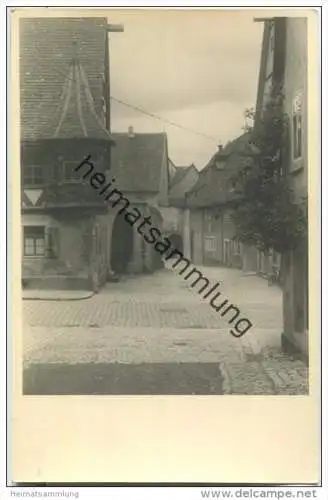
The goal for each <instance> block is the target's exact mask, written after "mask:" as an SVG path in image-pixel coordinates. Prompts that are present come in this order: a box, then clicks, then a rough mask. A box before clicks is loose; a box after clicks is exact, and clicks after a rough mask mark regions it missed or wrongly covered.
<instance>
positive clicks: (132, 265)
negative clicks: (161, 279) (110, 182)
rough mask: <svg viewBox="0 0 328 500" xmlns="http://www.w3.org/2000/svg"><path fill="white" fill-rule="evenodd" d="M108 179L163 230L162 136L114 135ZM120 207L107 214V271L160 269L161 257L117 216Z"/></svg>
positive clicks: (165, 162) (165, 161)
mask: <svg viewBox="0 0 328 500" xmlns="http://www.w3.org/2000/svg"><path fill="white" fill-rule="evenodd" d="M113 139H114V141H115V146H114V147H113V148H112V157H111V166H112V169H111V172H110V174H111V177H112V178H113V179H115V188H116V189H117V190H119V191H120V192H121V193H122V194H123V195H124V196H125V198H126V199H127V200H128V201H129V203H130V205H131V207H135V208H136V209H137V210H138V211H139V212H140V213H141V214H142V216H143V217H150V218H151V222H152V225H153V226H155V227H156V228H157V229H159V230H160V231H162V230H163V219H164V215H163V213H162V209H163V207H167V206H168V204H169V200H168V191H169V158H168V146H167V136H166V134H165V133H153V134H152V133H136V132H135V131H134V130H133V128H132V127H129V130H128V132H127V133H113ZM119 209H120V205H119V204H118V205H117V206H116V207H111V208H110V210H109V213H108V219H109V221H110V227H111V228H112V230H111V231H110V233H109V236H108V252H109V254H110V259H109V261H110V270H111V271H113V272H120V271H127V272H132V273H138V272H151V271H153V270H155V269H158V268H159V267H161V266H162V261H161V259H160V255H159V254H158V253H157V252H156V251H155V250H154V248H153V246H151V245H149V244H147V243H146V242H145V240H144V238H143V237H142V236H141V234H140V233H139V232H138V231H137V229H136V227H131V226H129V224H128V223H127V222H126V220H124V217H123V216H122V214H120V213H118V212H119Z"/></svg>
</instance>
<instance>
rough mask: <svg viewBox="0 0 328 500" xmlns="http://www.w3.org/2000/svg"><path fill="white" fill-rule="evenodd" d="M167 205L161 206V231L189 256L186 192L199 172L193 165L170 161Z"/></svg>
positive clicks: (193, 183)
mask: <svg viewBox="0 0 328 500" xmlns="http://www.w3.org/2000/svg"><path fill="white" fill-rule="evenodd" d="M170 166H171V169H170V176H169V190H168V206H166V207H162V208H161V213H162V215H163V231H164V233H165V236H166V237H168V238H169V239H170V241H171V242H172V244H173V245H174V246H175V248H177V249H178V250H179V251H180V252H182V253H183V254H184V256H185V257H187V258H189V257H190V252H191V248H190V245H191V241H190V222H189V209H188V208H187V207H186V194H187V193H188V191H189V190H190V189H191V188H192V187H193V186H194V185H195V183H196V182H197V180H198V176H199V172H198V170H197V169H196V167H195V166H194V165H189V166H176V165H174V164H173V162H172V161H170Z"/></svg>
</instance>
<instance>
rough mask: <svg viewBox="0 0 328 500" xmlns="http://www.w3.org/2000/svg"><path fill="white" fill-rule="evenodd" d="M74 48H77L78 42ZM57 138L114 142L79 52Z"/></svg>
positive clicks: (64, 97)
mask: <svg viewBox="0 0 328 500" xmlns="http://www.w3.org/2000/svg"><path fill="white" fill-rule="evenodd" d="M73 46H74V47H76V43H75V42H73ZM53 138H54V139H68V138H71V139H73V138H74V139H77V138H92V139H110V134H109V133H108V131H107V129H106V127H105V125H104V124H103V122H102V121H101V119H100V118H99V116H98V115H97V112H96V110H95V106H94V101H93V97H92V94H91V90H90V87H89V83H88V78H87V75H86V73H85V71H84V68H83V66H82V64H81V62H80V60H79V58H78V56H77V52H76V50H75V54H74V56H73V58H72V60H71V63H70V65H69V69H68V74H67V76H66V79H65V82H64V85H63V90H62V94H61V97H60V103H59V106H58V113H57V116H56V122H55V126H54V129H53Z"/></svg>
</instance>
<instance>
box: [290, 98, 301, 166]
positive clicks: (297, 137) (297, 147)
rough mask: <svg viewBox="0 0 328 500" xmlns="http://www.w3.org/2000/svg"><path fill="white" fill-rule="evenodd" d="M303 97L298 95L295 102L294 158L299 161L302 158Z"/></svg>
mask: <svg viewBox="0 0 328 500" xmlns="http://www.w3.org/2000/svg"><path fill="white" fill-rule="evenodd" d="M302 125H303V124H302V95H301V94H298V95H297V96H296V97H295V99H294V100H293V117H292V138H293V144H292V146H293V158H294V160H297V159H298V158H301V156H302V153H303V151H302V147H303V145H302Z"/></svg>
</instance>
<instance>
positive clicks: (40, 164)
mask: <svg viewBox="0 0 328 500" xmlns="http://www.w3.org/2000/svg"><path fill="white" fill-rule="evenodd" d="M20 23H21V25H20V67H21V82H20V83H21V88H20V92H21V187H22V192H21V212H22V278H23V284H24V285H25V286H27V287H37V288H64V289H65V288H82V289H83V288H84V289H85V288H92V289H94V290H97V289H98V287H99V286H100V285H101V284H102V283H103V282H104V281H105V280H106V275H107V253H106V232H107V230H108V224H107V220H106V207H105V206H104V204H103V202H102V200H100V199H99V198H97V197H96V196H95V194H94V193H93V192H92V190H90V188H89V186H87V185H85V183H83V179H81V178H79V177H78V175H76V172H75V167H76V166H77V165H78V164H79V163H80V162H81V161H82V160H83V158H84V157H85V156H88V155H90V154H91V155H92V156H93V158H94V161H95V163H96V164H97V167H98V169H99V171H101V172H102V173H104V175H107V172H108V171H109V170H110V149H111V147H112V144H113V140H112V137H111V136H110V133H109V131H108V130H107V129H106V125H105V124H106V114H107V113H108V112H109V110H108V109H106V100H105V95H106V92H107V89H106V78H105V74H106V60H105V52H106V43H107V32H106V20H105V19H102V18H84V19H76V18H72V19H44V18H43V19H22V20H21V21H20Z"/></svg>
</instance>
